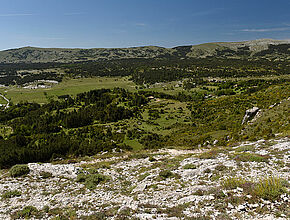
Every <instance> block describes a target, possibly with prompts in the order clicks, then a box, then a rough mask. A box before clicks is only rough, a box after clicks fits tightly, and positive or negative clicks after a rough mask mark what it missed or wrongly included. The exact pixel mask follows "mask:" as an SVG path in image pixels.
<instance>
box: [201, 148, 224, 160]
mask: <svg viewBox="0 0 290 220" xmlns="http://www.w3.org/2000/svg"><path fill="white" fill-rule="evenodd" d="M218 153H219V151H218V150H216V149H213V150H211V151H207V152H204V153H202V154H200V155H199V158H200V159H215V158H216V157H217V156H218Z"/></svg>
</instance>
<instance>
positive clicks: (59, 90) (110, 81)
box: [0, 77, 136, 103]
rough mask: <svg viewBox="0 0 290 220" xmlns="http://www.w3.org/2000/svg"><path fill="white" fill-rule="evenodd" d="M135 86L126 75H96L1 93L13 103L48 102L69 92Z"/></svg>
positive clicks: (129, 88)
mask: <svg viewBox="0 0 290 220" xmlns="http://www.w3.org/2000/svg"><path fill="white" fill-rule="evenodd" d="M135 86H136V85H135V83H133V82H132V81H129V80H128V78H125V77H124V78H121V77H112V78H108V77H96V78H81V79H69V80H64V81H63V82H61V83H60V84H58V85H56V86H53V87H52V88H48V89H24V88H16V87H9V88H1V89H0V93H2V94H4V95H5V96H6V97H7V98H8V99H10V100H11V101H12V102H13V103H19V102H21V101H29V102H37V103H47V102H48V100H49V99H50V98H57V96H60V95H67V94H69V95H72V96H74V95H76V94H78V93H82V92H86V91H89V90H92V89H100V88H115V87H120V88H125V89H128V90H134V89H135ZM1 101H2V100H0V103H1ZM3 101H4V100H3ZM4 103H5V102H4Z"/></svg>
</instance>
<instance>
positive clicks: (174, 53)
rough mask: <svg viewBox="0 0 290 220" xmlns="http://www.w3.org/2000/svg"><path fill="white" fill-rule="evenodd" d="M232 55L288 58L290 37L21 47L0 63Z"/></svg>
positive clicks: (4, 53) (3, 56)
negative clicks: (176, 43)
mask: <svg viewBox="0 0 290 220" xmlns="http://www.w3.org/2000/svg"><path fill="white" fill-rule="evenodd" d="M210 57H215V58H233V59H250V60H255V59H260V58H266V59H270V60H277V59H278V60H280V61H285V60H286V61H289V60H290V40H272V39H260V40H253V41H243V42H216V43H205V44H200V45H189V46H178V47H173V48H164V47H158V46H144V47H131V48H93V49H64V48H36V47H23V48H18V49H9V50H4V51H0V63H48V62H56V63H71V62H84V61H98V60H114V59H128V58H177V59H186V58H210Z"/></svg>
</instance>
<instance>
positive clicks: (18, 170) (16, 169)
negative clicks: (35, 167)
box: [9, 164, 30, 177]
mask: <svg viewBox="0 0 290 220" xmlns="http://www.w3.org/2000/svg"><path fill="white" fill-rule="evenodd" d="M29 172H30V169H29V167H28V166H27V165H20V164H18V165H14V166H13V167H11V169H10V170H9V175H10V176H11V177H18V176H23V175H26V174H28V173H29Z"/></svg>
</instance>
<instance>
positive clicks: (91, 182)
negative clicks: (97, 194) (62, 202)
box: [85, 174, 107, 190]
mask: <svg viewBox="0 0 290 220" xmlns="http://www.w3.org/2000/svg"><path fill="white" fill-rule="evenodd" d="M106 179H107V178H106V176H104V175H102V174H91V175H88V176H87V178H86V181H85V186H86V187H87V188H88V189H90V190H93V189H95V188H96V187H97V185H98V184H99V183H101V182H103V181H105V180H106Z"/></svg>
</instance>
